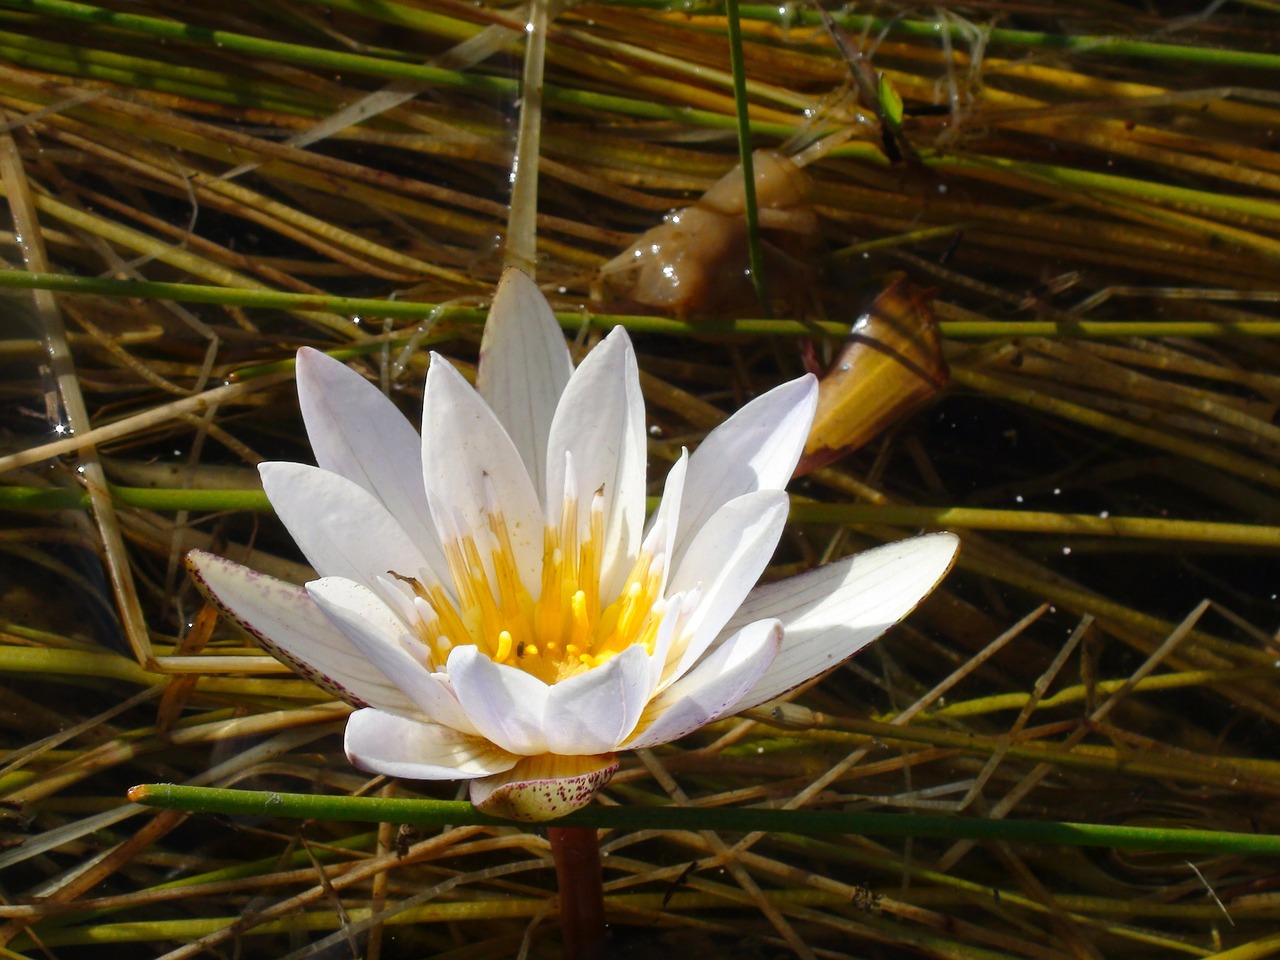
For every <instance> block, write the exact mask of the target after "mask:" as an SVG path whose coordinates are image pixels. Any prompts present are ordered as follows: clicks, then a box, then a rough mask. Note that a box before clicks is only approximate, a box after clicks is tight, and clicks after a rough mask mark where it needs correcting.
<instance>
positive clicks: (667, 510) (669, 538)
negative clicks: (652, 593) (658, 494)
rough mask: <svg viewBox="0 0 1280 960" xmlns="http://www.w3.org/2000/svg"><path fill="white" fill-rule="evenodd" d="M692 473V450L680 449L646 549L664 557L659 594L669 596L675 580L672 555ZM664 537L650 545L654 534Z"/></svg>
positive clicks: (653, 520)
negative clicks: (669, 590)
mask: <svg viewBox="0 0 1280 960" xmlns="http://www.w3.org/2000/svg"><path fill="white" fill-rule="evenodd" d="M688 471H689V451H688V450H685V449H684V448H683V447H682V448H681V449H680V459H679V460H677V461H676V462H675V463H673V464H672V465H671V469H670V470H669V471H668V472H667V479H666V480H665V481H664V482H663V485H662V499H661V500H659V501H658V509H656V510H654V511H653V517H652V518H651V519H650V521H649V531H650V532H649V533H648V534H646V535H645V546H644V549H646V550H648V551H649V553H650V554H651V555H652V556H654V557H662V581H661V583H660V585H659V589H658V595H659V596H666V595H667V583H668V581H670V579H671V563H672V560H673V559H674V558H673V556H672V552H673V550H674V548H675V541H676V524H677V522H678V519H679V516H680V503H681V500H682V499H683V497H684V483H685V477H686V476H687V474H688ZM654 531H658V532H660V533H661V534H662V539H661V542H655V543H650V542H649V539H650V537H652V535H653V532H654Z"/></svg>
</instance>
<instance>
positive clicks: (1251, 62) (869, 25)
mask: <svg viewBox="0 0 1280 960" xmlns="http://www.w3.org/2000/svg"><path fill="white" fill-rule="evenodd" d="M611 2H612V3H613V5H614V6H619V7H641V8H644V9H650V10H671V11H678V12H679V13H681V14H684V15H687V16H719V15H721V14H722V13H723V8H722V7H721V6H720V5H719V4H703V5H700V6H687V5H685V4H683V3H673V2H671V0H611ZM741 13H742V16H744V17H745V18H746V19H748V20H760V21H764V22H767V23H782V24H786V25H788V26H793V27H796V26H813V25H816V24H817V23H819V19H818V16H817V14H814V13H812V12H810V11H808V10H806V9H805V8H804V6H803V5H800V4H796V5H794V6H793V5H790V4H788V5H786V6H785V7H783V6H779V5H778V4H773V5H772V6H770V5H768V4H754V3H752V4H743V5H742V7H741ZM831 17H832V19H833V20H835V21H836V23H838V24H840V25H841V26H842V27H845V28H847V29H849V30H852V31H855V32H863V31H866V32H868V33H871V34H879V33H881V32H884V31H887V32H888V34H889V35H890V36H896V37H920V38H924V39H926V40H929V41H932V42H936V41H937V40H939V39H940V38H941V37H943V36H944V35H945V36H949V37H951V38H952V39H954V40H961V41H964V40H967V39H970V38H971V37H972V36H973V28H972V27H969V26H967V25H965V24H962V23H957V22H955V21H954V20H942V19H938V20H910V19H899V18H897V17H895V18H892V19H887V18H885V17H877V16H872V15H870V14H857V13H849V12H837V11H834V10H833V11H832V12H831ZM982 32H983V34H984V35H985V37H986V40H987V43H988V45H990V46H998V45H1006V46H1011V47H1029V48H1033V49H1040V50H1061V51H1066V52H1071V53H1087V54H1092V55H1095V56H1105V57H1124V58H1136V59H1142V60H1172V61H1175V62H1178V63H1182V62H1194V63H1208V64H1215V65H1218V66H1224V67H1238V68H1249V69H1254V70H1280V55H1278V54H1274V53H1261V52H1258V51H1254V50H1231V49H1219V48H1216V47H1196V46H1189V45H1187V44H1179V43H1156V42H1154V41H1151V40H1141V39H1135V38H1132V37H1121V36H1106V35H1102V34H1074V35H1072V34H1066V33H1063V34H1057V33H1044V32H1042V31H1039V30H1012V29H1008V28H1005V27H989V26H986V25H985V24H984V25H983V26H982Z"/></svg>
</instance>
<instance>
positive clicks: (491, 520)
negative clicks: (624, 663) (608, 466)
mask: <svg viewBox="0 0 1280 960" xmlns="http://www.w3.org/2000/svg"><path fill="white" fill-rule="evenodd" d="M603 506H604V496H603V490H598V491H596V493H595V495H594V496H593V497H592V503H591V513H590V522H589V525H588V530H587V533H586V536H582V535H581V533H580V529H579V519H578V500H577V496H576V495H575V494H574V492H573V491H572V490H569V491H566V494H565V498H564V504H563V508H562V510H561V515H560V523H559V525H558V526H552V525H550V524H548V525H547V527H546V528H545V529H544V532H543V548H542V589H541V591H540V593H539V595H538V599H537V600H534V599H533V597H532V596H531V595H530V593H529V591H528V590H527V589H526V588H525V586H524V584H523V583H522V582H521V580H520V574H519V571H518V568H517V566H516V561H515V553H514V551H513V550H512V548H511V539H510V536H509V534H508V531H507V522H506V518H505V517H504V516H503V514H502V511H501V509H498V508H496V506H494V505H492V501H491V506H490V509H489V511H488V524H489V529H488V531H487V533H488V534H489V536H488V537H486V538H485V539H487V540H489V546H490V551H489V557H490V563H489V564H487V565H486V563H485V562H484V559H483V558H482V555H481V552H480V549H479V547H478V546H477V543H476V537H475V536H473V535H472V534H471V533H462V534H459V535H457V536H455V537H452V538H450V539H449V540H448V541H447V542H446V543H445V545H444V553H445V559H446V561H447V562H448V564H449V572H450V574H451V576H452V579H453V585H454V597H450V596H449V593H448V591H446V590H445V588H444V586H443V584H439V583H436V584H432V585H424V584H423V583H421V581H419V580H417V579H414V578H410V577H405V576H402V575H400V574H398V573H396V572H394V571H392V572H391V574H392V576H394V577H395V578H396V579H397V580H400V581H402V582H404V583H408V584H409V585H410V586H412V587H413V590H414V593H415V594H416V595H417V596H418V597H419V598H420V599H421V600H422V601H424V602H425V603H420V604H419V605H418V606H419V610H420V611H421V612H422V613H423V614H424V615H423V616H421V617H420V618H419V620H418V623H417V633H418V636H419V638H420V639H421V640H422V642H423V643H424V644H425V646H426V649H427V657H428V661H429V662H428V666H430V667H431V668H432V669H433V670H439V669H441V668H442V667H443V665H444V664H445V662H446V661H447V660H448V657H449V651H450V650H452V649H453V647H455V646H456V645H458V644H460V643H474V644H475V645H476V646H478V647H479V648H480V649H481V650H483V651H484V652H485V653H486V654H488V655H489V657H490V658H492V659H493V661H494V662H495V663H506V664H511V665H514V666H518V667H520V668H521V669H522V670H525V671H527V672H528V673H531V674H533V675H534V676H535V677H537V678H538V679H540V680H542V681H544V682H545V683H555V682H557V681H559V680H564V679H566V678H568V677H571V676H573V675H574V674H577V673H581V672H582V671H584V670H588V669H590V668H592V667H597V666H599V665H600V664H602V663H604V662H606V661H607V660H608V659H609V658H610V657H614V656H617V655H618V654H619V653H621V652H622V651H623V650H625V649H626V648H627V647H629V646H631V645H632V644H636V643H640V644H643V645H644V646H645V649H646V650H647V651H648V652H649V653H651V654H652V653H653V645H654V641H655V639H656V637H657V633H658V627H659V625H660V624H661V623H662V614H663V611H664V609H665V604H664V603H663V601H662V596H661V588H662V561H661V560H660V559H655V558H654V556H653V555H652V554H651V553H649V552H648V551H645V550H641V551H640V554H639V556H638V557H637V558H636V562H635V564H634V565H633V566H632V569H631V572H630V575H629V576H628V577H627V580H626V583H625V584H624V586H623V588H622V590H621V592H620V593H619V595H618V596H617V597H613V598H608V597H601V595H600V564H601V547H602V545H603V540H604V509H603ZM482 536H483V534H482Z"/></svg>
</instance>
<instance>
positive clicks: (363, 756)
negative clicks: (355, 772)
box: [345, 710, 519, 780]
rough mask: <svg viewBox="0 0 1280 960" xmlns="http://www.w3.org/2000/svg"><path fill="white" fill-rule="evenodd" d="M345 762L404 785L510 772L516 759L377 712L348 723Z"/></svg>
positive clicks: (447, 731)
mask: <svg viewBox="0 0 1280 960" xmlns="http://www.w3.org/2000/svg"><path fill="white" fill-rule="evenodd" d="M345 740H346V742H345V747H346V751H347V759H348V760H350V761H351V762H352V763H353V764H355V765H356V766H357V767H359V768H360V769H361V770H364V771H366V772H368V773H381V774H384V775H385V776H388V777H404V778H405V779H406V780H471V779H474V778H476V777H487V776H492V775H493V774H496V773H502V772H503V771H504V770H510V769H511V768H512V767H514V766H515V765H516V761H517V760H518V759H519V758H518V757H513V756H512V755H511V754H509V753H505V752H504V751H502V750H500V749H499V748H498V747H495V746H494V745H493V744H492V743H490V742H489V741H487V740H485V739H483V738H482V737H471V736H468V735H467V734H465V733H459V732H458V731H457V730H454V729H453V728H452V727H444V726H440V725H439V724H435V723H420V722H418V721H416V720H408V719H406V718H404V717H397V716H393V715H391V714H389V713H382V712H381V711H378V710H357V711H356V712H355V713H353V714H352V715H351V716H350V717H349V718H348V719H347V733H346V738H345Z"/></svg>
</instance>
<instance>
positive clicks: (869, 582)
mask: <svg viewBox="0 0 1280 960" xmlns="http://www.w3.org/2000/svg"><path fill="white" fill-rule="evenodd" d="M959 546H960V541H959V539H958V538H957V537H956V536H955V535H954V534H950V533H935V534H930V535H929V536H925V537H916V538H915V539H913V540H901V541H898V542H897V543H888V544H885V545H884V546H882V547H876V548H875V549H874V550H868V551H867V552H866V553H860V554H858V555H857V556H855V557H850V558H848V559H847V560H841V561H840V562H838V563H832V564H828V565H827V566H825V567H820V568H818V569H817V570H811V571H809V572H808V573H804V574H801V575H800V576H798V577H791V578H790V579H788V580H782V581H780V582H778V583H770V584H766V585H765V586H762V587H760V588H759V589H757V590H756V591H754V592H753V593H752V594H751V596H750V597H748V598H747V601H746V603H744V604H743V605H742V609H740V610H739V611H738V614H737V615H736V616H735V617H734V618H733V620H732V621H731V622H730V623H729V625H728V627H726V632H728V631H730V630H733V629H735V626H738V625H741V624H743V623H745V622H748V621H751V620H754V619H757V618H759V617H777V618H778V619H780V620H781V621H782V624H783V629H784V635H783V640H782V649H781V651H779V653H778V657H777V659H776V660H774V662H773V667H772V668H771V669H770V670H769V672H768V673H767V674H765V676H764V677H763V678H762V679H761V680H760V682H759V683H757V684H756V686H755V687H754V688H753V689H752V690H751V692H750V693H748V694H747V695H746V696H745V697H744V698H743V700H742V702H741V703H740V704H738V709H739V710H746V709H747V708H748V707H754V706H755V705H757V704H759V703H763V702H764V701H765V700H771V699H773V698H774V697H776V696H778V695H779V694H782V693H785V692H786V691H787V690H790V689H791V688H792V687H794V686H796V685H797V684H801V683H804V681H806V680H808V679H809V678H811V677H815V676H817V675H818V674H820V673H822V672H823V671H824V670H829V669H831V668H832V667H834V666H836V665H837V664H839V663H841V662H842V661H844V660H847V659H848V658H849V657H851V656H853V655H854V654H855V653H857V652H858V651H859V650H861V649H862V648H863V647H865V646H866V645H867V644H869V643H870V642H871V641H872V640H874V639H876V637H878V636H880V634H882V633H884V632H885V631H886V630H888V629H889V628H890V627H891V626H893V625H894V624H895V623H897V622H898V621H899V620H901V619H902V618H903V617H905V616H906V615H907V614H908V613H910V612H911V611H912V610H913V609H915V606H916V604H918V603H919V602H920V601H921V600H922V599H923V598H924V597H926V596H928V594H929V592H930V591H931V590H932V589H933V588H934V587H935V586H937V585H938V582H939V581H940V580H941V579H942V578H943V577H944V576H946V574H947V571H948V570H950V569H951V564H952V563H953V562H954V561H955V556H956V550H957V549H959Z"/></svg>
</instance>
